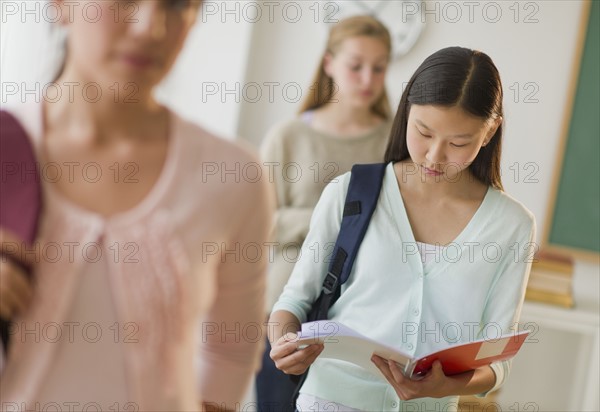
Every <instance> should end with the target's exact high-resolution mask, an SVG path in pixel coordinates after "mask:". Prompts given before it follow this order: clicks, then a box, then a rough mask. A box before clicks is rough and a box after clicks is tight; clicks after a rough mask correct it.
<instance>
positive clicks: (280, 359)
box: [269, 333, 325, 375]
mask: <svg viewBox="0 0 600 412" xmlns="http://www.w3.org/2000/svg"><path fill="white" fill-rule="evenodd" d="M296 341H297V335H296V334H294V333H288V334H286V335H284V336H282V337H280V338H279V339H278V340H277V342H275V343H274V344H273V345H272V347H271V352H270V354H269V355H270V356H271V359H273V361H274V362H275V366H276V367H277V369H279V370H281V371H282V372H284V373H286V374H288V375H302V374H303V373H304V372H306V370H307V369H308V367H309V366H310V365H312V363H313V362H314V361H315V359H317V356H319V355H320V354H321V352H323V349H324V348H325V346H324V345H323V344H312V345H308V346H307V347H306V348H303V349H298V348H297V345H296Z"/></svg>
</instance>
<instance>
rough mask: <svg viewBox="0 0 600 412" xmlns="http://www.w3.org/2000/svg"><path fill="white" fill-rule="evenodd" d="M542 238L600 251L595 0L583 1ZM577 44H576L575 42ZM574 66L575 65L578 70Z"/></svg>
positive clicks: (598, 21)
mask: <svg viewBox="0 0 600 412" xmlns="http://www.w3.org/2000/svg"><path fill="white" fill-rule="evenodd" d="M582 23H583V24H582V30H584V33H582V36H580V37H583V39H581V41H582V42H583V44H582V46H583V49H581V54H580V56H578V59H580V61H578V62H576V66H575V67H576V70H575V73H574V75H575V76H577V77H576V79H574V81H573V83H572V84H573V87H574V93H575V94H574V96H573V106H572V111H571V112H570V113H569V115H568V116H567V117H568V118H567V119H566V120H565V126H564V128H563V130H564V131H565V134H566V136H563V139H565V140H564V141H563V144H562V147H564V151H562V150H561V155H562V156H563V157H562V161H561V160H560V159H559V161H558V162H557V163H558V165H559V166H560V174H558V175H557V178H556V179H555V180H556V182H555V185H557V186H556V187H555V189H554V190H555V197H554V199H555V200H554V204H553V206H554V207H553V210H552V212H553V213H551V215H550V219H549V222H550V229H549V230H547V231H546V233H547V234H548V239H547V242H548V243H549V245H551V246H562V247H566V248H569V249H573V250H576V251H577V250H578V251H582V252H584V253H588V254H591V255H592V256H593V255H596V257H597V254H598V253H600V1H591V4H590V3H589V2H586V5H585V6H584V19H583V22H582ZM579 47H581V46H579ZM577 68H578V69H577Z"/></svg>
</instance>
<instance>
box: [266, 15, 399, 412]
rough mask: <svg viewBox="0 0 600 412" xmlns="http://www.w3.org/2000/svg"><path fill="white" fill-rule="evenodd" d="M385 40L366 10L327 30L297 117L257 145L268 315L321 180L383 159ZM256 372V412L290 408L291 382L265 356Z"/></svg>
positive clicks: (388, 45) (385, 32)
mask: <svg viewBox="0 0 600 412" xmlns="http://www.w3.org/2000/svg"><path fill="white" fill-rule="evenodd" d="M390 54H391V38H390V33H389V31H388V30H387V28H386V27H385V26H384V25H383V24H382V23H381V22H379V21H378V20H376V19H375V18H373V17H370V16H355V17H350V18H347V19H345V20H342V21H340V22H339V23H337V24H336V25H335V26H334V27H333V28H332V29H331V31H330V34H329V38H328V41H327V46H326V49H325V53H324V54H323V56H322V58H321V61H320V63H319V67H318V68H317V72H316V75H315V78H314V80H313V82H312V87H311V92H310V93H309V94H308V96H307V97H306V100H305V101H304V102H303V104H302V107H301V109H300V111H299V116H298V117H297V118H295V119H293V120H289V121H286V122H283V123H281V124H278V125H276V126H275V127H273V129H272V130H270V132H269V134H268V135H267V137H266V138H265V141H264V143H263V146H262V150H261V154H262V159H263V161H264V162H265V163H266V164H268V165H269V167H270V168H272V170H274V179H275V186H276V190H277V218H276V239H275V240H276V242H277V244H276V246H275V255H274V261H273V262H271V266H270V268H269V272H268V273H269V275H268V281H267V311H268V312H267V313H269V312H270V310H271V307H272V305H273V304H274V303H275V301H276V299H277V298H278V297H279V295H280V293H281V291H282V290H283V287H284V285H285V284H286V282H287V280H288V278H289V276H290V274H291V272H292V269H293V267H294V263H295V262H296V260H297V257H298V256H297V255H298V252H299V250H300V246H301V245H302V242H303V241H304V238H305V237H306V234H307V233H308V227H309V222H310V217H311V215H312V212H313V209H314V207H315V205H316V204H317V201H318V200H319V197H320V196H321V192H322V191H323V189H324V188H325V186H326V185H327V184H328V183H329V182H330V181H332V180H334V179H335V178H336V177H337V176H339V175H341V174H343V173H345V172H347V171H349V170H350V169H351V168H352V165H354V164H356V163H373V162H381V161H382V160H383V155H384V151H385V147H386V144H387V140H388V136H389V133H390V128H391V110H390V105H389V102H388V97H387V93H386V90H385V75H386V70H387V67H388V64H389V61H390ZM269 350H270V348H267V351H266V352H265V355H264V357H263V369H262V371H261V372H260V373H259V375H258V377H257V394H258V404H259V410H261V411H286V410H293V406H291V396H292V392H293V389H294V386H293V384H292V383H291V381H290V380H289V378H288V377H286V376H285V375H284V374H283V373H281V372H280V371H278V370H277V369H276V368H275V366H274V364H273V362H272V360H271V359H270V357H269V355H268V354H269Z"/></svg>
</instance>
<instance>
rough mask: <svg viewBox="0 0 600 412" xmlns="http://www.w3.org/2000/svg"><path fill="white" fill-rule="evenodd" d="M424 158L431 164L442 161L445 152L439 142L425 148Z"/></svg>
mask: <svg viewBox="0 0 600 412" xmlns="http://www.w3.org/2000/svg"><path fill="white" fill-rule="evenodd" d="M425 158H426V159H427V160H428V161H430V162H431V163H432V164H438V163H443V162H444V161H445V160H446V152H445V150H444V147H443V145H442V144H441V143H437V144H432V145H431V146H429V149H428V150H427V155H426V156H425Z"/></svg>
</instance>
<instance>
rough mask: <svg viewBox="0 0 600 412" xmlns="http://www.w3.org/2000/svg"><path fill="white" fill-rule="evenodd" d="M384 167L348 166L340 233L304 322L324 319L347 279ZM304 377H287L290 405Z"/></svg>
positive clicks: (375, 198)
mask: <svg viewBox="0 0 600 412" xmlns="http://www.w3.org/2000/svg"><path fill="white" fill-rule="evenodd" d="M386 166H387V164H386V163H374V164H363V165H354V166H353V167H352V174H351V175H350V184H349V186H348V192H347V193H346V201H345V205H344V212H343V216H342V222H341V226H340V231H339V233H338V237H337V240H336V242H335V246H334V248H333V254H332V256H333V258H332V260H331V263H330V264H329V270H328V272H327V275H326V276H325V280H324V281H323V287H322V289H321V294H320V295H319V298H318V299H317V300H316V301H315V303H314V304H313V306H312V309H311V310H310V312H309V313H308V316H307V318H308V321H315V320H324V319H327V317H328V316H327V315H328V312H329V308H331V306H332V305H333V304H334V303H335V302H336V300H337V299H338V298H339V296H340V293H341V287H342V285H343V284H344V283H346V281H347V280H348V278H349V277H350V272H351V271H352V266H353V265H354V259H355V258H356V255H357V254H358V249H359V247H360V244H361V242H362V240H363V238H364V237H365V233H366V232H367V228H368V227H369V222H370V220H371V216H373V212H374V211H375V207H376V206H377V202H378V200H379V193H380V191H381V185H382V183H383V176H384V174H385V168H386ZM307 374H308V370H307V371H306V372H305V373H304V374H302V375H300V376H294V375H290V378H292V381H294V382H298V384H297V386H296V390H295V392H294V395H293V399H292V402H293V405H292V406H295V403H296V399H297V398H298V394H299V391H300V387H301V386H302V384H303V383H304V380H305V379H306V376H307Z"/></svg>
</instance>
